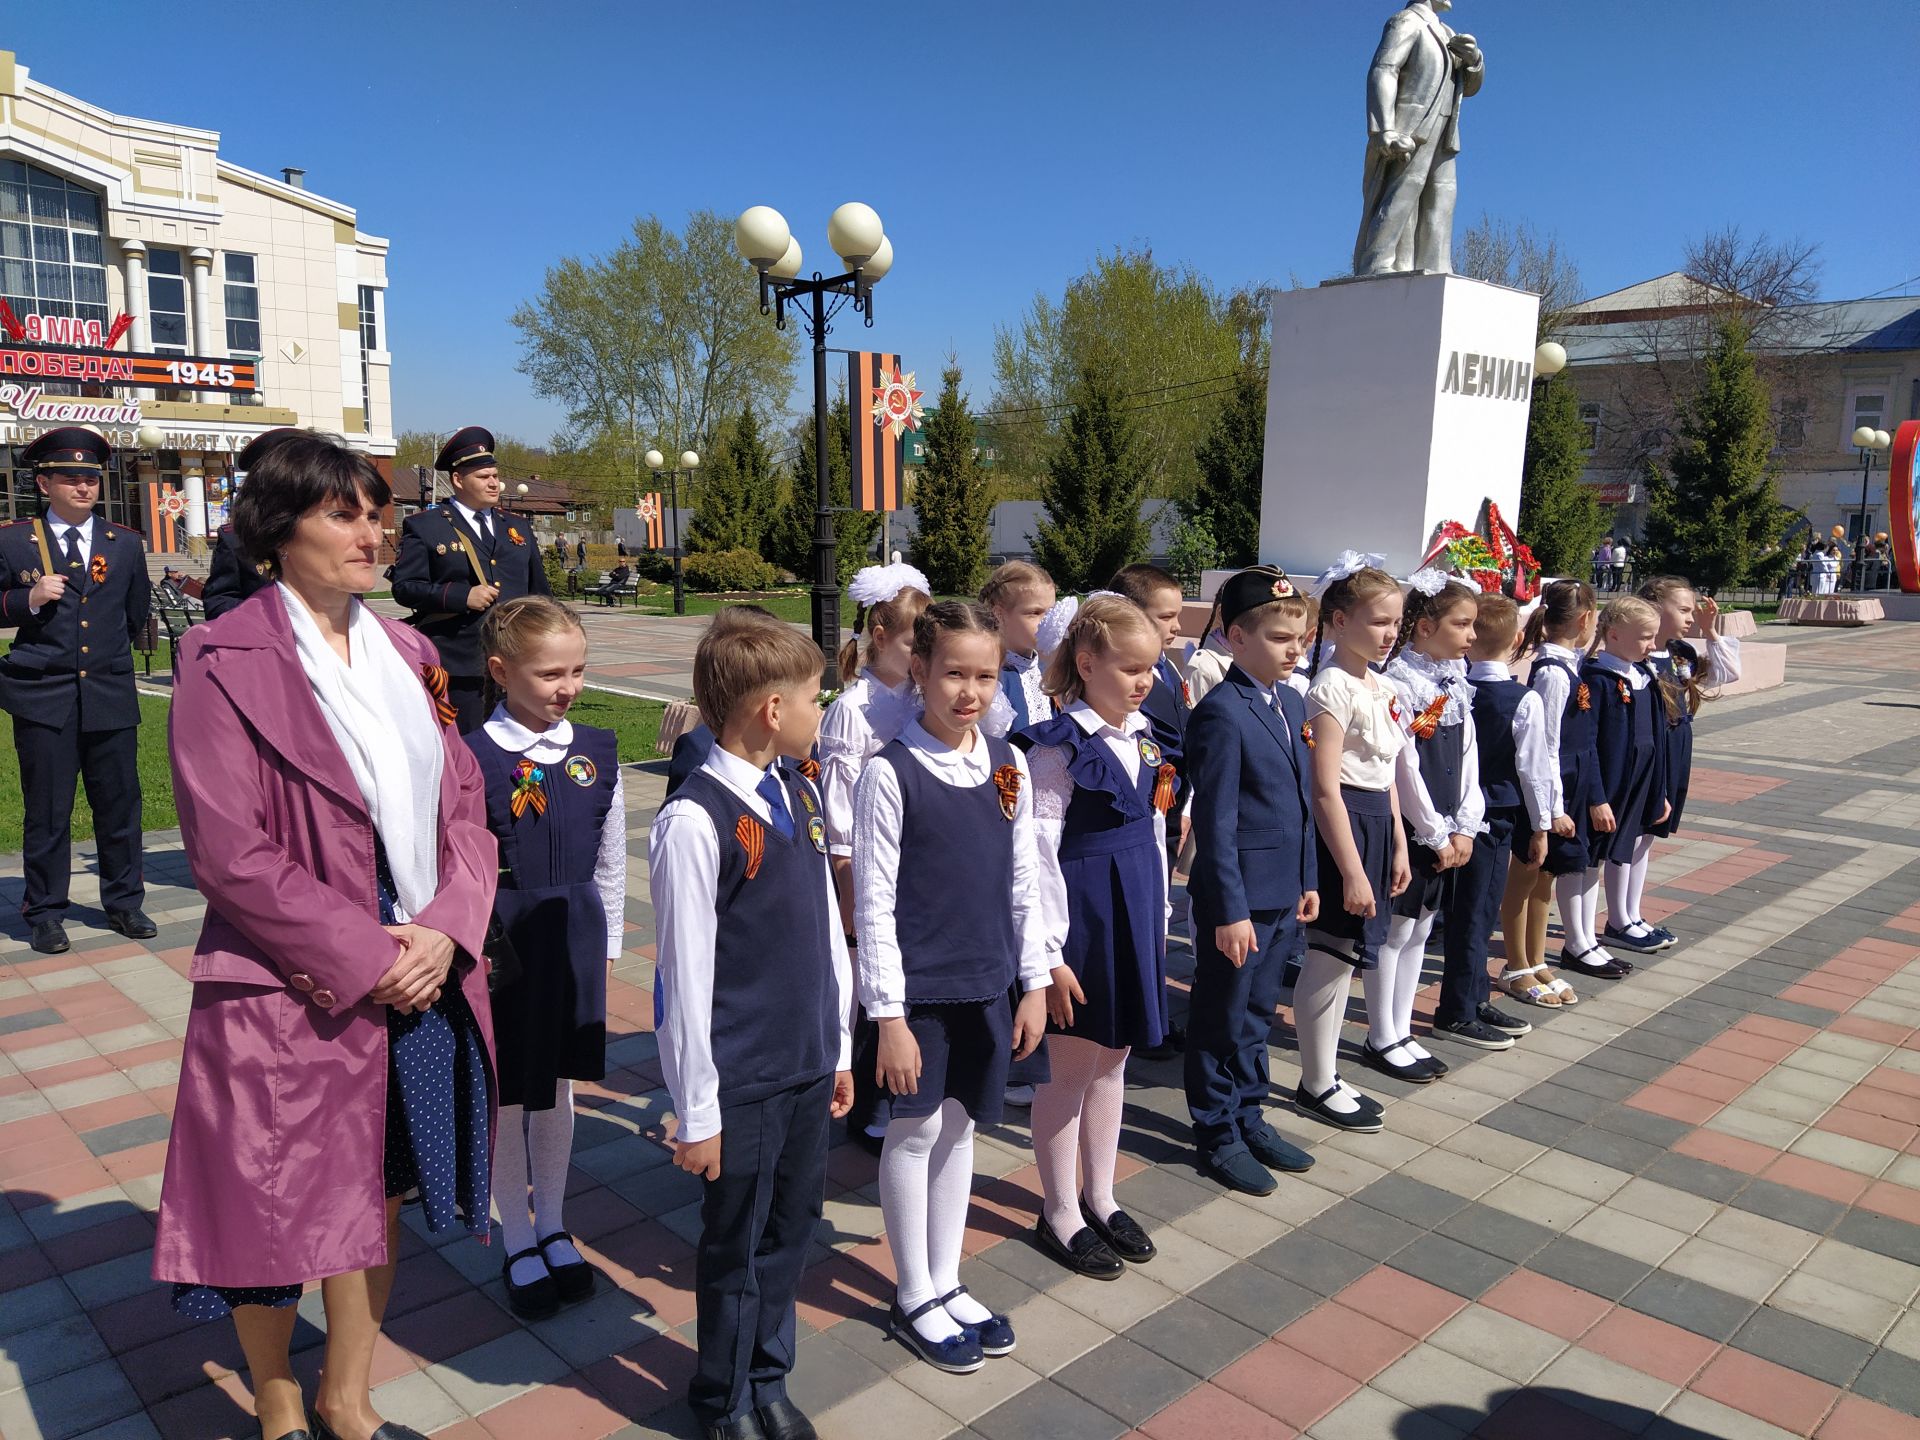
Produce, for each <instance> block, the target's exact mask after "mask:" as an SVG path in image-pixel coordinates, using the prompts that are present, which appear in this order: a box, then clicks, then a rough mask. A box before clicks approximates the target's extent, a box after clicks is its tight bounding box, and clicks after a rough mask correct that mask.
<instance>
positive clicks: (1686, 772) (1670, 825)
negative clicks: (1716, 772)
mask: <svg viewBox="0 0 1920 1440" xmlns="http://www.w3.org/2000/svg"><path fill="white" fill-rule="evenodd" d="M1682 667H1684V668H1682ZM1645 669H1646V670H1647V671H1648V673H1649V675H1650V676H1651V678H1652V681H1653V683H1652V684H1651V685H1649V686H1648V687H1647V689H1648V692H1649V693H1650V694H1653V693H1657V690H1658V689H1666V690H1667V691H1668V693H1670V694H1671V695H1672V697H1673V702H1674V703H1673V713H1671V714H1667V715H1663V716H1662V717H1661V718H1662V720H1664V721H1665V723H1664V724H1663V725H1659V726H1656V727H1655V728H1656V729H1657V730H1658V731H1659V734H1660V743H1661V745H1662V746H1663V747H1664V750H1665V753H1664V755H1663V756H1662V759H1663V760H1664V762H1665V764H1664V768H1663V770H1662V774H1663V776H1664V778H1665V781H1666V800H1667V803H1668V804H1670V805H1671V806H1673V813H1672V814H1671V815H1669V816H1667V818H1666V819H1665V820H1662V821H1661V822H1660V823H1659V824H1658V825H1654V826H1650V827H1649V828H1648V830H1647V833H1648V834H1649V835H1658V836H1660V837H1661V838H1662V839H1665V838H1666V837H1667V836H1669V835H1672V834H1674V833H1676V832H1677V831H1678V830H1679V829H1680V812H1681V811H1683V810H1685V809H1686V808H1687V782H1688V781H1689V780H1691V779H1692V778H1693V712H1692V711H1690V710H1689V709H1687V681H1688V680H1690V679H1691V678H1692V677H1693V662H1692V661H1691V660H1687V659H1684V658H1683V659H1681V660H1679V661H1678V662H1676V660H1675V658H1674V655H1673V652H1672V651H1671V650H1669V651H1668V652H1667V653H1666V654H1665V655H1656V656H1654V657H1653V658H1652V659H1651V660H1649V661H1648V662H1647V664H1646V666H1645ZM1662 708H1663V709H1665V708H1666V707H1664V706H1663V707H1662ZM1654 813H1655V814H1658V813H1659V807H1658V806H1656V807H1655V809H1654Z"/></svg>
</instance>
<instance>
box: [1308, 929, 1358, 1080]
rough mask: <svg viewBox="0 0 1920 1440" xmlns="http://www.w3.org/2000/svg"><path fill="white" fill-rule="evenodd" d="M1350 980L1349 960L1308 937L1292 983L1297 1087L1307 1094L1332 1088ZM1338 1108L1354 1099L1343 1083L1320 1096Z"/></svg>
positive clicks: (1345, 1015) (1351, 977) (1351, 968)
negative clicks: (1297, 1043) (1332, 1092)
mask: <svg viewBox="0 0 1920 1440" xmlns="http://www.w3.org/2000/svg"><path fill="white" fill-rule="evenodd" d="M1352 984H1353V966H1351V965H1349V964H1348V963H1347V962H1346V961H1345V960H1342V959H1341V958H1340V957H1339V956H1338V955H1331V954H1329V953H1327V952H1326V951H1325V950H1320V949H1316V948H1314V947H1313V946H1312V943H1311V942H1309V945H1308V949H1307V953H1306V957H1305V958H1304V959H1302V960H1301V962H1300V978H1299V980H1298V981H1296V982H1295V984H1294V987H1293V1028H1294V1033H1295V1034H1296V1035H1297V1036H1298V1037H1299V1040H1300V1088H1301V1089H1302V1090H1305V1091H1306V1092H1307V1094H1308V1095H1325V1094H1326V1092H1327V1091H1329V1090H1331V1089H1333V1087H1334V1083H1335V1079H1336V1076H1335V1073H1334V1072H1335V1066H1336V1064H1337V1062H1338V1060H1339V1058H1340V1026H1341V1024H1342V1023H1343V1022H1344V1021H1345V1020H1346V1018H1347V995H1348V993H1349V991H1350V989H1351V987H1352ZM1325 1104H1326V1106H1327V1108H1328V1109H1330V1110H1335V1111H1338V1112H1339V1113H1341V1114H1343V1115H1344V1114H1349V1113H1351V1112H1352V1111H1355V1110H1358V1109H1359V1108H1360V1107H1359V1105H1358V1104H1357V1103H1356V1102H1355V1101H1354V1100H1353V1099H1352V1098H1351V1096H1350V1095H1349V1094H1348V1092H1347V1091H1346V1089H1345V1088H1344V1087H1343V1088H1342V1089H1341V1090H1340V1092H1339V1093H1338V1094H1335V1095H1329V1096H1327V1099H1326V1101H1325Z"/></svg>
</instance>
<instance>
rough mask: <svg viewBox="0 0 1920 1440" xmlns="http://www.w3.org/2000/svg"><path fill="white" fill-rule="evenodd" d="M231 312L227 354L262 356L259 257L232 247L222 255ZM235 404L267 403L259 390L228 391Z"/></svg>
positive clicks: (228, 314)
mask: <svg viewBox="0 0 1920 1440" xmlns="http://www.w3.org/2000/svg"><path fill="white" fill-rule="evenodd" d="M221 274H222V276H223V277H224V280H225V285H226V291H225V302H224V303H225V305H226V312H227V354H229V355H231V356H232V357H233V358H234V359H236V360H258V359H259V358H260V278H259V270H258V266H257V262H256V258H255V257H254V256H252V255H240V254H236V253H235V252H233V251H228V252H227V253H226V254H224V255H222V256H221ZM227 402H228V403H229V404H232V405H264V404H266V403H267V402H266V398H265V397H264V396H263V395H261V393H260V392H259V391H258V390H234V391H230V392H229V393H228V395H227Z"/></svg>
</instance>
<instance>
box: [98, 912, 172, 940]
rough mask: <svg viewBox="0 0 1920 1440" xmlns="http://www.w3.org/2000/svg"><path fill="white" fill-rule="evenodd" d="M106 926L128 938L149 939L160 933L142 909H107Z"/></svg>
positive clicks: (158, 928)
mask: <svg viewBox="0 0 1920 1440" xmlns="http://www.w3.org/2000/svg"><path fill="white" fill-rule="evenodd" d="M107 928H108V929H109V930H118V931H119V932H120V933H121V934H122V935H124V936H126V937H127V938H128V939H129V940H151V939H153V937H154V936H156V935H158V934H159V933H160V927H159V926H158V925H156V924H154V923H153V921H151V920H149V919H148V918H147V915H146V912H145V911H144V910H109V911H107Z"/></svg>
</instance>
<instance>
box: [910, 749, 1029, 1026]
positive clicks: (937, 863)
mask: <svg viewBox="0 0 1920 1440" xmlns="http://www.w3.org/2000/svg"><path fill="white" fill-rule="evenodd" d="M980 738H981V740H983V741H985V743H986V746H987V759H988V763H989V765H990V766H991V768H992V769H993V770H996V771H997V770H998V769H999V768H1000V767H1001V766H1002V765H1011V764H1013V747H1012V746H1010V745H1008V744H1007V742H1006V741H1004V740H996V739H992V738H989V737H988V736H985V735H982V736H981V737H980ZM879 758H880V759H881V760H884V761H886V762H887V764H889V765H891V766H892V767H893V772H894V774H895V775H896V776H897V777H898V779H899V782H900V801H901V813H902V816H903V821H904V823H903V824H902V825H901V829H900V868H899V873H898V875H897V876H896V878H895V890H894V905H893V923H894V933H895V934H896V936H897V937H898V939H899V943H900V954H901V956H902V958H903V960H904V964H905V969H906V980H907V999H908V1000H909V1001H910V1002H912V1003H914V1004H932V1003H936V1002H941V1001H949V1002H951V1001H962V1000H988V999H992V998H993V997H995V996H998V995H1004V994H1006V993H1007V989H1008V987H1009V986H1011V985H1012V984H1013V982H1014V979H1015V976H1016V973H1017V971H1018V966H1019V959H1018V950H1019V940H1018V937H1017V936H1016V935H1015V934H1014V929H1013V911H1012V909H1011V908H1010V907H1009V905H1008V897H1009V896H1011V895H1012V893H1013V825H1012V822H1011V820H1010V819H1009V817H1008V816H1007V815H1006V814H1005V813H1003V812H1002V810H1001V809H1000V792H999V789H998V787H996V786H995V785H994V783H993V781H992V780H991V779H989V780H988V781H987V783H986V784H984V785H976V786H972V787H971V788H968V789H961V788H959V787H957V786H953V785H948V784H947V783H946V782H944V781H943V780H941V779H939V777H937V776H935V775H932V774H930V773H929V772H928V770H927V767H926V766H924V765H922V764H921V763H920V762H919V761H918V760H916V759H914V758H913V753H912V751H910V750H909V749H908V748H907V746H906V745H905V744H903V743H902V742H900V741H898V740H895V741H894V742H893V743H892V744H890V745H888V746H886V747H885V748H884V749H883V750H881V752H880V755H879ZM956 857H959V860H960V863H958V864H955V863H954V862H955V859H956Z"/></svg>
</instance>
